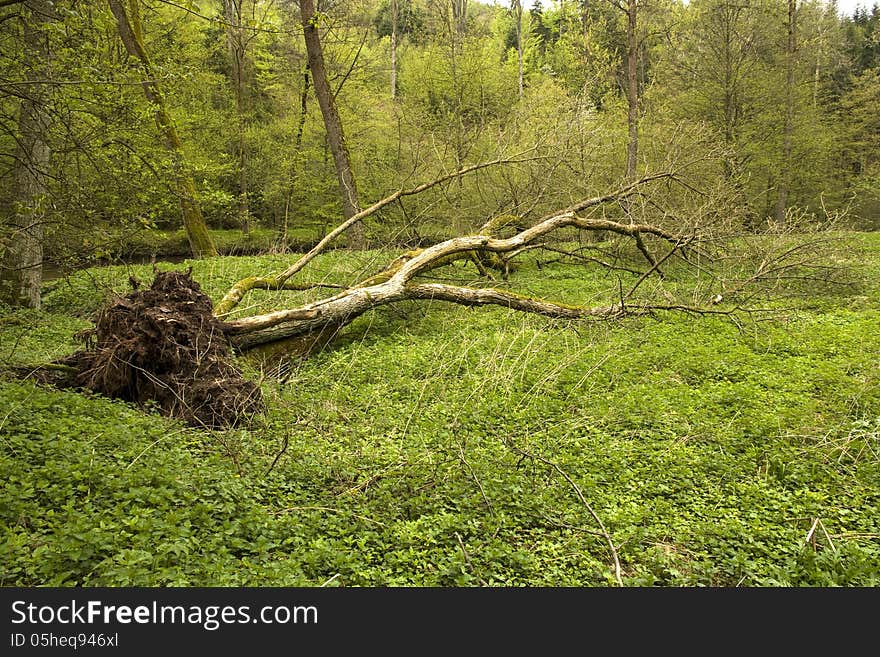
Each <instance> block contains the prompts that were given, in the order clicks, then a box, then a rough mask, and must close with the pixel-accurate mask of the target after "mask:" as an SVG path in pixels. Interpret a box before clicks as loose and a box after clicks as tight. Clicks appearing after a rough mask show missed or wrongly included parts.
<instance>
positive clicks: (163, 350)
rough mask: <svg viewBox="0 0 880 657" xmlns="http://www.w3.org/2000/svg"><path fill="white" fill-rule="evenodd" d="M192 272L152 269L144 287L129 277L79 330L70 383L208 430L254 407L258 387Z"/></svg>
mask: <svg viewBox="0 0 880 657" xmlns="http://www.w3.org/2000/svg"><path fill="white" fill-rule="evenodd" d="M191 274H192V271H191V270H189V271H186V272H178V271H169V272H159V273H157V274H156V275H155V279H154V280H153V283H152V284H151V285H150V287H149V288H147V289H140V283H139V282H138V281H137V280H135V279H131V283H132V286H133V287H134V288H135V289H134V290H133V291H132V292H130V293H129V294H127V295H126V296H124V297H117V298H116V299H114V300H113V301H112V302H111V303H109V304H108V305H107V306H106V307H105V308H103V309H102V310H101V311H100V312H99V313H98V314H97V316H96V317H95V319H94V323H95V327H94V328H93V329H90V330H88V331H85V332H83V333H82V334H81V335H80V337H82V338H83V340H84V341H85V343H86V348H85V349H84V350H82V351H79V352H77V353H76V354H74V355H73V356H71V357H69V358H66V359H64V361H63V363H64V364H65V365H69V366H71V367H73V368H75V370H76V374H75V376H74V377H73V384H74V385H76V386H78V387H83V388H87V389H89V390H92V391H95V392H98V393H100V394H103V395H106V396H107V397H111V398H114V399H124V400H126V401H130V402H135V403H137V404H139V405H142V406H145V407H146V406H153V407H156V408H158V409H159V410H160V411H161V412H162V413H164V414H166V415H169V416H173V417H178V418H181V419H183V420H185V421H186V422H188V423H190V424H192V425H196V426H201V427H207V428H222V427H230V426H235V425H237V424H239V423H241V422H242V421H245V420H247V419H249V418H251V417H252V416H254V415H255V414H256V413H259V412H260V411H261V410H262V409H263V398H262V394H261V392H260V388H259V386H258V385H257V384H256V383H254V382H253V381H250V380H248V379H245V378H244V377H243V376H242V373H241V371H240V370H238V368H236V367H235V365H234V364H233V361H232V348H231V346H230V344H229V342H228V341H227V339H226V337H225V335H224V333H223V329H222V322H221V321H220V320H218V319H217V318H216V317H214V315H213V313H212V310H213V305H212V303H211V299H210V298H209V297H208V296H207V295H206V294H205V293H204V292H202V290H201V287H200V286H199V284H198V282H196V281H195V280H193V278H192V275H191Z"/></svg>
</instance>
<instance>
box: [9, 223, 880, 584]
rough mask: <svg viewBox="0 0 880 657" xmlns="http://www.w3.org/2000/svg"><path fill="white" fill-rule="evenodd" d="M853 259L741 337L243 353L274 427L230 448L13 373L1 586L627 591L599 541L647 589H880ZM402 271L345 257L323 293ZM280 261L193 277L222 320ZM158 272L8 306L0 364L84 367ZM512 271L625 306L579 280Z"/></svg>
mask: <svg viewBox="0 0 880 657" xmlns="http://www.w3.org/2000/svg"><path fill="white" fill-rule="evenodd" d="M846 241H847V244H846V248H844V249H842V250H841V252H840V258H841V261H842V262H843V261H845V264H850V265H852V266H853V267H854V271H855V273H856V274H857V277H858V278H859V280H860V282H859V284H858V285H855V286H851V287H848V288H846V289H840V290H836V291H831V290H828V289H819V288H814V289H806V290H804V291H803V292H804V295H803V296H801V297H798V298H792V299H787V300H785V302H784V304H783V305H788V306H790V307H791V308H793V309H792V310H789V311H788V312H786V313H785V316H784V318H777V319H776V320H775V321H772V322H763V323H757V324H745V325H743V326H742V327H737V326H736V325H734V324H733V323H731V322H730V321H727V320H725V319H723V318H712V317H704V318H694V317H690V316H684V315H675V314H665V315H662V316H658V317H656V318H648V317H641V318H632V319H628V320H625V321H622V322H615V323H569V322H557V321H550V320H547V319H545V318H541V317H537V316H528V315H523V314H520V313H516V312H513V311H507V310H504V309H499V308H494V309H465V308H458V307H449V306H445V305H441V304H439V303H433V304H427V303H424V302H423V303H412V304H409V305H404V306H398V307H394V308H385V309H380V310H378V311H375V312H372V313H369V314H367V315H365V316H363V317H361V318H359V319H358V320H357V321H356V322H355V323H354V324H352V325H351V326H350V327H349V328H348V329H347V330H346V332H345V335H344V336H343V337H342V338H341V339H340V340H339V341H338V342H336V343H335V344H334V345H333V348H328V349H325V350H323V351H321V352H320V353H317V354H314V355H313V356H312V357H311V358H309V359H307V360H295V361H290V362H286V363H282V364H280V365H278V366H277V367H276V366H269V365H267V364H264V365H263V366H259V365H257V364H255V363H253V362H250V361H247V360H245V359H240V361H241V363H240V364H241V366H242V367H243V368H244V370H245V373H246V374H247V375H248V376H249V377H251V378H252V379H253V380H255V381H258V382H259V383H260V386H261V388H262V392H263V396H264V399H265V401H266V403H267V404H268V411H267V412H265V413H264V414H261V415H258V416H256V417H254V418H253V420H252V421H251V422H250V423H249V424H248V425H246V426H241V427H238V428H235V429H228V430H213V431H210V430H200V429H196V428H193V427H190V426H187V425H185V424H183V423H182V422H180V421H177V420H172V419H168V418H166V417H163V416H161V415H160V414H158V413H157V412H150V409H147V410H146V412H145V411H144V410H142V409H140V408H137V407H135V406H133V405H130V404H126V403H122V402H118V401H111V400H108V399H105V398H103V397H99V396H96V395H93V394H83V393H80V392H76V391H69V390H68V391H60V390H55V389H52V388H47V387H42V386H39V385H37V384H35V383H33V382H30V381H21V380H16V379H15V378H13V377H12V376H5V377H2V378H0V477H2V479H3V481H4V482H6V483H5V485H4V486H3V488H2V489H0V528H2V534H0V585H4V586H10V585H61V586H73V585H87V586H242V585H249V586H320V585H323V584H326V585H328V586H386V585H400V586H479V585H490V586H613V585H615V584H616V583H617V581H616V577H615V569H614V554H612V551H611V549H610V548H609V546H608V543H607V540H606V537H605V536H604V535H603V534H602V532H603V527H604V531H605V532H607V535H608V536H609V537H610V538H611V540H612V542H613V544H614V546H615V552H616V555H617V557H618V558H619V562H620V566H621V572H620V578H621V581H622V583H623V584H624V585H628V586H639V585H642V586H644V585H655V586H683V585H688V586H689V585H697V586H737V585H739V586H827V585H842V586H877V585H880V511H878V509H880V365H878V364H880V233H852V234H850V235H848V236H846ZM388 256H389V254H388V253H384V252H380V251H375V252H360V253H349V252H346V251H342V250H337V251H333V252H330V253H327V254H325V255H323V256H321V258H319V259H318V260H317V261H316V262H315V263H313V264H314V265H315V268H314V270H312V274H311V278H312V280H315V279H324V280H328V281H332V282H337V283H342V284H346V283H351V282H353V281H355V280H356V279H358V278H359V277H360V276H362V275H363V273H365V272H370V271H375V269H376V268H377V267H378V266H379V265H381V264H383V262H385V261H387V260H388V259H389V258H388ZM289 258H290V256H289V255H288V256H285V255H282V254H277V255H266V256H242V257H221V258H214V259H208V260H203V261H193V262H185V263H183V264H182V265H180V266H174V267H176V268H181V267H188V266H190V265H192V267H193V276H194V278H195V279H196V280H198V281H199V282H200V283H201V285H202V289H204V290H205V291H206V292H207V293H208V294H209V295H210V296H211V297H212V298H213V299H215V300H216V299H219V298H220V296H221V295H222V294H223V292H225V290H226V289H228V287H229V286H230V285H231V284H232V283H233V282H235V281H236V280H238V279H239V278H241V277H243V276H245V275H250V274H253V273H255V272H268V271H275V270H278V269H281V268H283V266H284V264H285V263H287V262H288V261H289ZM162 268H163V269H170V268H172V265H167V266H163V267H162ZM151 271H152V270H151V268H150V266H149V265H138V266H120V267H103V268H93V269H88V270H83V271H80V272H77V273H76V274H75V275H72V276H70V277H66V278H61V279H58V280H56V281H53V282H52V283H51V284H50V285H48V286H47V288H46V291H45V296H44V308H43V309H42V310H41V311H10V310H8V309H6V310H0V368H2V367H3V366H7V367H8V366H10V365H21V364H24V363H29V364H33V363H40V362H47V361H51V360H54V359H58V358H62V357H64V356H67V355H69V354H70V353H72V352H74V351H75V350H76V349H78V348H80V346H81V345H80V344H78V343H77V342H76V340H75V339H74V334H75V333H77V332H78V331H81V330H82V329H85V328H88V327H89V326H91V324H90V322H89V317H90V316H91V314H92V313H94V312H95V311H96V310H97V309H98V308H99V307H100V306H101V304H102V302H103V301H104V300H105V299H106V298H108V296H109V295H110V294H111V293H112V292H113V291H115V292H117V293H125V292H127V291H128V290H129V289H130V288H129V287H128V278H129V276H130V275H134V276H136V277H137V278H139V279H141V280H143V281H148V280H150V278H151ZM307 271H308V270H307ZM453 273H457V274H458V275H459V276H464V275H471V274H470V273H469V272H466V271H465V269H464V268H463V267H462V268H461V269H460V270H456V271H454V272H453ZM450 275H452V274H450ZM513 278H514V279H515V280H516V284H517V289H519V290H522V291H525V292H527V293H529V294H534V295H540V296H543V297H546V298H550V299H558V300H562V301H570V302H590V301H595V300H597V299H601V298H602V297H603V294H605V293H606V292H607V290H611V291H612V292H613V291H614V290H615V289H616V286H615V284H614V283H613V281H612V280H609V279H608V278H606V277H605V274H596V275H595V276H592V275H591V274H590V273H589V271H588V270H585V269H584V268H582V267H578V266H573V265H569V264H564V263H552V264H550V263H548V264H545V265H544V266H543V267H542V268H540V269H538V268H536V267H524V268H522V269H521V270H520V271H517V272H516V273H515V274H514V276H513ZM292 298H293V299H296V300H297V301H302V300H304V299H307V298H308V295H307V293H302V294H297V295H296V296H293V295H292V293H290V292H283V293H270V292H257V293H255V294H254V296H253V297H249V298H248V300H247V301H248V304H247V306H246V307H244V308H242V309H240V312H241V313H254V312H258V311H260V310H265V309H269V308H274V307H280V305H279V304H282V305H285V306H290V305H294V303H295V302H294V301H292V300H291V299H292ZM795 307H796V309H794V308H795ZM593 514H595V515H593ZM597 518H598V519H599V520H601V523H602V525H601V526H600V525H599V523H598V522H597V521H596V519H597Z"/></svg>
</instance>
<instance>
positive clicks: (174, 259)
mask: <svg viewBox="0 0 880 657" xmlns="http://www.w3.org/2000/svg"><path fill="white" fill-rule="evenodd" d="M189 257H190V256H186V255H178V256H161V257H158V258H156V259H155V262H156V263H157V264H159V263H163V262H166V263H172V264H177V263H179V262H183V261H184V260H186V259H187V258H189ZM153 261H154V260H153V259H152V257H151V256H147V255H145V256H131V257H128V258H125V259H124V260H122V259H120V260H114V261H112V262H103V263H96V264H89V265H85V266H83V267H76V268H70V267H65V266H62V265H58V264H56V263H54V262H48V261H46V262H44V263H43V282H44V283H48V282H50V281H55V280H58V279H59V278H64V277H65V276H69V275H70V274H72V273H74V272H76V271H78V270H79V269H87V268H92V267H119V266H123V265H146V264H149V263H150V262H153Z"/></svg>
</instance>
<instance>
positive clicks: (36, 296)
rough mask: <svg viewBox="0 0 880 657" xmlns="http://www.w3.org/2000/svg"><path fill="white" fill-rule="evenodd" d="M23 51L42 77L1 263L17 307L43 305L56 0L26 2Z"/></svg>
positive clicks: (27, 103) (25, 99)
mask: <svg viewBox="0 0 880 657" xmlns="http://www.w3.org/2000/svg"><path fill="white" fill-rule="evenodd" d="M24 5H25V11H26V12H27V14H26V18H25V20H24V21H23V25H24V53H25V58H26V60H25V68H26V69H27V76H26V77H29V78H30V79H32V80H38V81H39V82H38V83H37V84H33V85H32V86H31V87H30V89H29V92H28V94H27V95H26V96H22V98H21V102H20V103H19V116H18V136H17V140H16V141H17V146H16V152H15V164H14V172H13V176H14V186H13V190H12V199H11V200H12V203H11V208H10V212H9V221H8V230H7V231H4V232H5V233H7V235H6V236H5V239H4V241H5V242H6V244H5V245H3V246H4V247H5V250H4V253H3V262H2V268H0V299H2V300H3V301H5V302H7V303H10V304H11V305H15V306H28V307H31V308H39V307H40V284H41V283H42V278H43V226H44V222H45V205H46V184H45V179H46V173H47V169H48V167H49V158H50V150H49V143H48V138H47V135H48V129H49V125H48V122H49V119H48V114H47V111H46V104H47V103H48V101H49V98H50V96H51V84H50V81H49V77H50V71H49V60H50V51H49V37H48V35H47V33H46V30H45V26H46V23H47V22H48V21H49V20H51V19H52V12H53V8H52V3H50V2H48V1H47V0H27V2H25V3H24Z"/></svg>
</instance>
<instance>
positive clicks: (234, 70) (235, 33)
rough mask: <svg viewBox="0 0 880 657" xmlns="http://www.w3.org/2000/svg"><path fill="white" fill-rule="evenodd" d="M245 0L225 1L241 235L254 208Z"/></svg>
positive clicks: (248, 228) (248, 223)
mask: <svg viewBox="0 0 880 657" xmlns="http://www.w3.org/2000/svg"><path fill="white" fill-rule="evenodd" d="M242 2H243V0H223V15H224V17H225V18H226V44H227V49H228V51H229V64H230V78H231V80H230V81H231V82H232V89H233V92H234V94H235V123H236V132H237V133H238V137H237V143H236V151H237V153H238V221H239V225H240V226H241V232H242V233H244V234H245V235H247V234H248V233H249V232H250V208H249V204H248V170H247V159H248V153H247V140H246V138H245V128H246V127H247V125H246V123H247V122H246V117H245V115H246V111H247V108H246V107H245V104H246V97H245V56H246V54H247V53H246V50H247V41H246V39H245V35H244V28H243V24H242Z"/></svg>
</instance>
